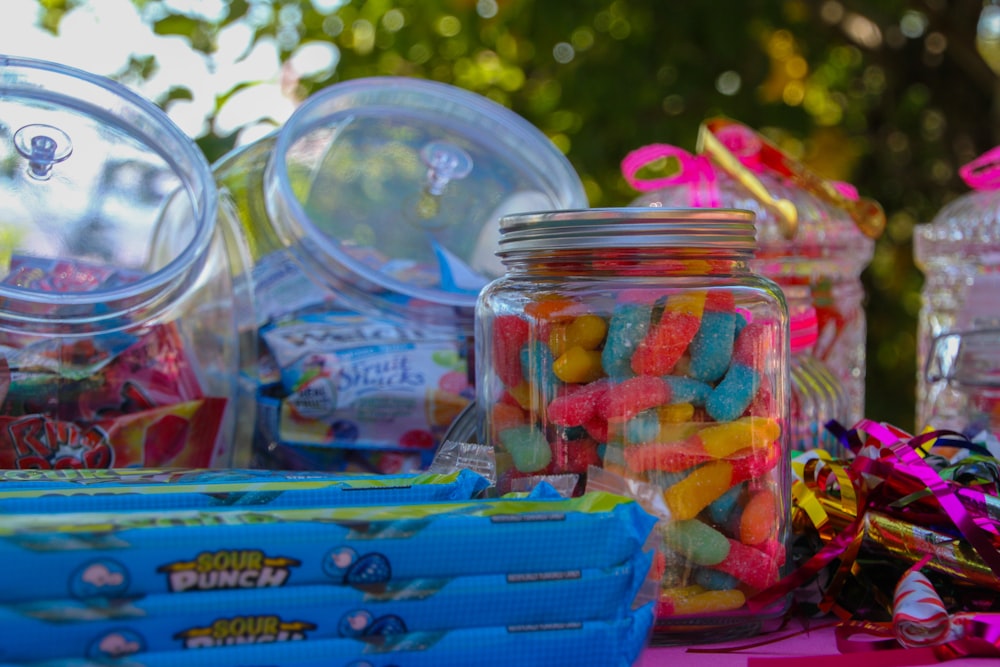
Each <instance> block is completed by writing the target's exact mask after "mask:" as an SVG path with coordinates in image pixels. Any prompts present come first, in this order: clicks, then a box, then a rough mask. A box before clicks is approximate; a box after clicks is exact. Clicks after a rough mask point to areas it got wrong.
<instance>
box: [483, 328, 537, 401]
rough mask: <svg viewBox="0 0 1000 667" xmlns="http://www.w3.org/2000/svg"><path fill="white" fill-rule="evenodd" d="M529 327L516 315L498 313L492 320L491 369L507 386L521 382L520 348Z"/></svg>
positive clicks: (525, 342) (522, 377)
mask: <svg viewBox="0 0 1000 667" xmlns="http://www.w3.org/2000/svg"><path fill="white" fill-rule="evenodd" d="M529 336H530V327H529V326H528V322H527V321H526V320H523V319H521V318H520V317H518V316H517V315H498V316H497V317H496V318H494V320H493V340H492V345H493V369H494V372H495V373H496V374H497V376H499V378H500V380H501V381H502V382H503V383H504V384H505V385H507V386H508V387H513V386H515V385H518V384H520V383H521V381H522V380H523V379H524V375H523V374H522V373H521V348H522V347H524V345H525V344H527V342H528V338H529Z"/></svg>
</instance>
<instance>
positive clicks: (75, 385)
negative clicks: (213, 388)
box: [0, 256, 229, 469]
mask: <svg viewBox="0 0 1000 667" xmlns="http://www.w3.org/2000/svg"><path fill="white" fill-rule="evenodd" d="M141 278H142V274H139V273H137V272H135V271H131V272H130V271H124V270H120V269H113V268H108V267H104V266H97V265H93V264H88V263H86V262H79V261H68V260H44V259H40V258H30V257H20V256H19V257H15V258H14V259H13V260H12V262H11V267H10V271H9V273H8V274H7V275H6V276H5V277H4V278H3V280H2V283H3V284H5V285H16V286H18V287H19V288H31V289H36V290H39V291H45V292H57V293H59V292H74V291H87V290H98V289H113V288H117V287H121V286H122V285H127V284H130V283H134V282H136V281H138V280H140V279H141ZM98 333H99V332H81V335H80V336H78V337H63V338H52V337H48V336H42V335H35V334H31V333H24V332H17V333H14V332H11V331H0V356H2V357H3V372H2V373H0V469H11V468H21V469H55V468H108V467H111V466H118V467H125V466H137V465H142V466H147V467H160V466H171V467H206V466H210V465H217V464H219V462H220V461H222V460H223V459H222V456H223V451H224V450H226V453H227V454H228V448H229V444H228V443H223V442H220V441H219V439H218V436H219V435H220V433H221V431H222V428H223V417H224V413H225V410H226V406H227V402H228V401H227V399H226V398H225V397H222V396H206V394H205V391H204V389H203V386H202V382H201V381H200V380H199V373H203V372H204V369H199V368H197V367H196V363H195V362H196V359H195V357H194V356H193V355H192V354H191V350H190V349H189V347H188V345H187V344H186V342H185V340H184V336H183V334H182V330H181V326H180V325H178V324H177V323H176V322H173V323H166V324H156V325H152V326H150V327H147V328H144V329H143V330H141V331H138V332H136V331H124V330H118V331H115V332H113V333H110V334H102V335H98Z"/></svg>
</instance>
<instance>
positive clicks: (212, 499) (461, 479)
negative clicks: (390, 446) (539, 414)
mask: <svg viewBox="0 0 1000 667" xmlns="http://www.w3.org/2000/svg"><path fill="white" fill-rule="evenodd" d="M488 486H489V481H488V480H486V478H484V477H482V476H481V475H479V474H477V473H475V472H472V471H471V470H458V471H454V472H450V473H440V474H439V473H409V474H401V475H373V474H357V473H355V474H349V473H328V472H301V471H299V472H296V471H276V470H251V469H245V470H239V469H230V470H173V471H171V470H144V469H122V470H65V471H64V470H5V471H0V514H11V513H31V512H38V513H49V512H105V511H123V510H153V509H185V508H209V509H210V508H226V507H254V508H258V507H261V506H266V507H268V508H281V507H307V506H322V505H375V504H390V503H399V504H403V503H422V502H436V501H456V500H459V501H460V500H469V499H471V498H474V497H476V496H477V495H478V494H479V493H480V492H482V491H483V490H485V489H486V488H487V487H488Z"/></svg>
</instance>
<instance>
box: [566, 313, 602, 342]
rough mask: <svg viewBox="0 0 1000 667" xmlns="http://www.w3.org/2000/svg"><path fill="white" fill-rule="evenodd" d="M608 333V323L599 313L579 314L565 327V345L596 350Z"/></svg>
mask: <svg viewBox="0 0 1000 667" xmlns="http://www.w3.org/2000/svg"><path fill="white" fill-rule="evenodd" d="M607 335H608V323H607V322H605V321H604V318H603V317H601V316H600V315H581V316H580V317H578V318H576V319H575V320H573V321H572V322H571V323H570V325H569V326H568V327H566V345H567V346H573V345H579V346H580V347H582V348H583V349H585V350H596V349H597V347H598V346H599V345H600V344H601V343H603V342H604V337H605V336H607Z"/></svg>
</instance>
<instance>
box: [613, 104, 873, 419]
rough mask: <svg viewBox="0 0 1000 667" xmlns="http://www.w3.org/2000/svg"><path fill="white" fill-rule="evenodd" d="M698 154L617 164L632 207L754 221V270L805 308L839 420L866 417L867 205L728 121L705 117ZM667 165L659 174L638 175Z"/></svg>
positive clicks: (658, 154)
mask: <svg viewBox="0 0 1000 667" xmlns="http://www.w3.org/2000/svg"><path fill="white" fill-rule="evenodd" d="M698 139H699V153H698V154H697V155H690V154H688V153H687V152H686V151H684V150H682V149H679V148H676V147H674V146H668V145H662V144H653V145H651V146H645V147H642V148H640V149H637V150H636V151H633V152H632V153H631V154H630V155H629V156H627V157H626V158H625V160H624V161H623V163H622V169H623V173H624V175H625V177H626V179H627V180H628V181H629V182H630V184H632V185H633V187H635V188H636V189H638V190H640V191H642V194H641V195H639V196H638V197H637V198H636V199H635V200H633V202H632V203H631V205H633V206H666V207H676V206H698V207H723V208H738V209H746V210H750V211H753V212H754V214H755V217H756V228H757V250H756V252H755V255H754V258H753V260H752V263H751V266H752V268H753V270H754V271H756V272H758V273H761V274H763V275H766V276H768V277H769V278H771V279H773V280H774V281H775V282H777V283H778V284H779V285H780V286H781V288H782V290H783V291H784V292H785V297H786V300H787V302H788V306H789V310H790V311H791V312H792V313H793V314H794V313H796V312H801V311H803V310H805V309H809V308H813V309H815V312H816V318H817V327H818V328H817V338H816V342H815V345H814V347H813V356H814V357H815V358H816V359H817V360H819V361H821V362H822V363H823V364H825V365H826V366H827V368H829V370H830V371H831V372H832V373H833V375H834V377H835V378H836V379H837V380H838V382H839V383H840V385H841V386H842V387H843V390H844V393H845V395H846V403H845V404H844V405H843V407H844V410H843V412H842V413H841V414H838V415H835V417H836V418H837V419H838V421H842V422H843V423H844V424H846V425H853V424H855V423H856V422H857V421H858V420H859V419H861V418H862V417H864V408H865V382H866V343H867V341H866V338H867V331H868V327H867V317H866V314H865V289H864V285H863V284H862V281H861V274H862V272H863V271H864V270H865V269H866V268H867V266H868V264H869V262H870V261H871V259H872V256H873V254H874V249H875V241H874V239H876V238H878V236H879V235H880V234H881V232H882V229H883V227H884V225H885V215H884V213H883V212H882V210H881V207H880V206H879V205H878V204H877V203H876V202H874V201H871V200H867V199H862V198H859V197H858V196H857V193H856V192H854V190H853V188H851V187H850V186H849V185H848V184H845V183H834V182H831V181H827V180H825V179H822V178H820V177H819V176H817V175H816V174H814V173H812V172H811V171H809V170H808V169H806V168H805V167H804V166H802V165H801V164H799V163H798V162H797V161H795V160H793V159H792V158H790V157H789V156H788V155H786V154H785V153H784V152H783V151H781V150H779V149H778V148H777V147H775V146H774V145H773V144H771V143H770V142H768V141H767V140H765V139H764V138H763V137H762V136H761V135H760V134H758V133H757V132H754V131H753V130H751V129H750V128H748V127H747V126H745V125H743V124H741V123H738V122H736V121H732V120H730V119H726V118H714V119H709V120H707V121H705V122H704V123H703V124H702V126H701V130H700V133H699V137H698ZM657 160H659V161H665V160H672V161H674V163H675V165H676V169H675V170H674V172H673V173H672V175H670V176H668V177H665V178H644V177H641V175H640V170H641V169H643V168H644V167H646V166H648V165H652V164H655V163H656V161H657Z"/></svg>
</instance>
